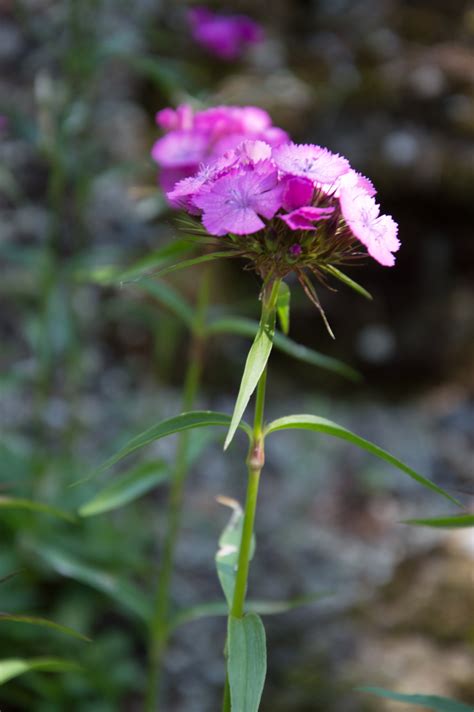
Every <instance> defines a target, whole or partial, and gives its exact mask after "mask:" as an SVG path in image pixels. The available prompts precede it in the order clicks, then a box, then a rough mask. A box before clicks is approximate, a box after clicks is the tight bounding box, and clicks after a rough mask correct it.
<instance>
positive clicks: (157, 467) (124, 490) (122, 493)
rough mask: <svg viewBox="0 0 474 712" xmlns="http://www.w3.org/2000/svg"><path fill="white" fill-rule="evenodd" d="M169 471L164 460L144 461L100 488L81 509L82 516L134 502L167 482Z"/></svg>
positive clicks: (107, 510) (108, 510)
mask: <svg viewBox="0 0 474 712" xmlns="http://www.w3.org/2000/svg"><path fill="white" fill-rule="evenodd" d="M168 477H169V471H168V468H167V465H166V463H164V462H161V461H159V462H144V463H142V464H141V465H138V467H134V468H133V469H132V470H130V471H129V472H126V473H125V474H124V475H121V476H120V477H117V478H116V479H114V481H113V482H112V483H111V484H109V485H107V487H104V489H102V490H100V492H98V493H97V494H96V495H95V496H94V497H93V498H92V499H91V500H89V501H88V502H86V503H85V504H83V505H82V507H81V508H80V509H79V514H80V515H81V517H90V516H92V515H94V514H101V513H102V512H110V510H112V509H118V508H119V507H123V506H124V505H125V504H129V503H130V502H133V501H134V500H135V499H138V497H141V496H142V495H144V494H145V493H146V492H149V491H150V490H151V489H153V488H154V487H156V485H158V484H161V483H162V482H165V481H166V480H167V479H168Z"/></svg>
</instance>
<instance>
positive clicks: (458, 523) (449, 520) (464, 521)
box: [402, 514, 474, 529]
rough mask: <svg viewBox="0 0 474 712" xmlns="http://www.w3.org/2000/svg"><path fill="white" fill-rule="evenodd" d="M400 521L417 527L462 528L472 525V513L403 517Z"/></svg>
mask: <svg viewBox="0 0 474 712" xmlns="http://www.w3.org/2000/svg"><path fill="white" fill-rule="evenodd" d="M402 523H403V524H413V525H415V526H417V527H435V528H438V529H464V528H466V527H474V514H457V515H453V516H450V517H433V518H431V519H405V520H404V521H403V522H402Z"/></svg>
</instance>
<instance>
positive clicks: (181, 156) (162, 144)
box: [151, 131, 208, 168]
mask: <svg viewBox="0 0 474 712" xmlns="http://www.w3.org/2000/svg"><path fill="white" fill-rule="evenodd" d="M207 148H208V138H207V136H206V135H205V134H203V133H200V132H198V131H172V132H171V133H169V134H166V135H165V136H163V138H160V139H158V141H156V143H155V144H154V146H153V148H152V150H151V155H152V158H153V159H154V160H155V161H156V162H157V163H158V164H159V165H160V166H163V167H170V168H176V167H178V166H190V165H199V163H201V161H203V160H204V158H205V156H206V152H207Z"/></svg>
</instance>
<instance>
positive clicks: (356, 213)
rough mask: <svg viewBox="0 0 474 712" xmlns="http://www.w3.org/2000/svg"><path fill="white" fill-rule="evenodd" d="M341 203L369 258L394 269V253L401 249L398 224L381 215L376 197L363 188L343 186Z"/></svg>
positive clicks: (348, 222)
mask: <svg viewBox="0 0 474 712" xmlns="http://www.w3.org/2000/svg"><path fill="white" fill-rule="evenodd" d="M340 203H341V210H342V214H343V216H344V219H345V221H346V223H347V224H348V226H349V227H350V229H351V231H352V233H353V234H354V235H355V237H356V238H357V239H358V240H360V242H362V244H363V245H365V247H366V248H367V251H368V253H369V255H370V256H371V257H373V258H374V260H377V262H379V263H380V264H381V265H384V266H385V267H392V266H393V265H394V264H395V257H394V256H393V254H392V253H393V252H397V250H398V249H399V247H400V241H399V240H398V238H397V232H398V226H397V223H396V222H395V221H394V220H393V219H392V218H391V217H390V216H389V215H380V208H379V206H378V205H377V203H376V202H375V200H374V198H373V197H372V196H370V195H368V194H367V193H366V192H365V191H363V190H361V189H360V188H357V187H353V186H352V187H351V186H349V187H348V186H345V187H343V188H342V189H341V196H340Z"/></svg>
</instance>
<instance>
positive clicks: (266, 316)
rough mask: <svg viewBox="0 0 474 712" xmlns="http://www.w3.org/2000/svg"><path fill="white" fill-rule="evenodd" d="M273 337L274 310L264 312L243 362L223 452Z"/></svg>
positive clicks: (264, 361) (257, 380) (256, 378)
mask: <svg viewBox="0 0 474 712" xmlns="http://www.w3.org/2000/svg"><path fill="white" fill-rule="evenodd" d="M274 335H275V309H270V310H268V311H267V310H264V311H263V312H262V318H261V320H260V324H259V327H258V331H257V334H256V336H255V339H254V341H253V344H252V346H251V347H250V351H249V352H248V355H247V360H246V362H245V366H244V372H243V375H242V380H241V381H240V388H239V393H238V396H237V400H236V402H235V406H234V412H233V414H232V421H231V424H230V427H229V431H228V433H227V436H226V439H225V443H224V450H226V449H227V448H228V447H229V445H230V443H231V442H232V439H233V437H234V435H235V432H236V430H237V428H238V427H239V423H240V421H241V420H242V416H243V414H244V412H245V409H246V407H247V405H248V402H249V400H250V398H251V396H252V393H253V392H254V390H255V389H256V387H257V384H258V382H259V380H260V376H261V375H262V373H263V371H264V370H265V366H266V365H267V361H268V358H269V356H270V352H271V350H272V346H273V337H274Z"/></svg>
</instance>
